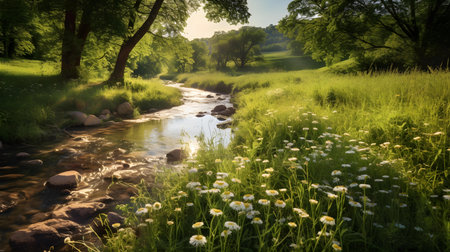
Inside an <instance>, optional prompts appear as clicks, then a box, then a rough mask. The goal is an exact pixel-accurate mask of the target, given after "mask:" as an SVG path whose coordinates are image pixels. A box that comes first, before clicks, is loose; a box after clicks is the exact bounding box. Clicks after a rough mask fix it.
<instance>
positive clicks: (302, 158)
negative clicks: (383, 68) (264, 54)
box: [71, 69, 450, 251]
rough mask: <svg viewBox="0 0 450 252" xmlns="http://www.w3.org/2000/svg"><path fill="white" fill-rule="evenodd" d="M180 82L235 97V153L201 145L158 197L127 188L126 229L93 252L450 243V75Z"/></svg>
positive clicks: (199, 77)
mask: <svg viewBox="0 0 450 252" xmlns="http://www.w3.org/2000/svg"><path fill="white" fill-rule="evenodd" d="M179 78H181V79H182V80H183V81H185V82H186V83H187V85H191V86H192V85H198V86H199V87H202V88H209V89H211V90H217V87H218V86H219V87H223V86H224V85H225V86H226V87H228V90H231V91H232V90H239V92H237V93H236V96H235V102H236V103H237V106H238V112H237V114H236V115H235V117H234V118H235V135H234V140H233V143H232V145H231V146H230V147H229V148H224V147H223V146H220V145H219V146H213V144H212V142H213V141H212V140H211V141H205V142H204V144H203V146H202V148H201V149H200V151H199V152H198V154H197V157H196V159H195V160H188V161H187V162H186V168H185V170H183V171H182V172H181V173H179V172H178V173H165V174H159V176H158V178H157V181H159V182H160V185H161V186H162V188H158V187H154V188H149V189H148V188H146V187H145V182H143V183H142V184H141V185H138V186H137V187H138V188H139V189H140V192H139V193H138V195H137V196H136V197H134V198H133V199H132V202H131V203H130V204H128V205H122V206H120V208H119V209H120V210H122V212H123V214H124V215H126V216H127V221H126V222H125V223H124V225H123V226H122V227H121V229H117V230H115V231H117V232H111V233H109V234H108V235H107V237H106V241H107V242H106V244H105V247H104V248H103V249H105V250H112V251H118V250H121V251H146V250H167V251H180V250H183V251H184V250H185V251H194V250H195V251H219V250H220V251H277V250H278V251H287V250H295V251H340V250H344V251H411V250H414V251H416V250H417V251H423V250H433V251H446V249H447V248H448V247H449V246H450V244H449V239H448V234H449V232H450V230H449V227H450V218H449V213H450V212H449V210H448V209H449V206H450V205H449V204H450V194H449V193H450V189H449V182H448V171H449V169H448V163H449V150H450V148H449V144H448V141H447V136H448V134H449V104H448V99H449V88H450V85H449V84H450V73H449V72H447V71H440V72H434V73H431V74H429V73H422V72H411V73H394V72H391V73H377V74H359V75H346V76H344V75H336V74H332V73H330V72H327V71H324V70H323V69H322V70H315V71H298V72H285V73H266V74H242V75H237V76H230V75H227V74H223V73H222V74H220V73H199V74H195V75H193V74H185V75H181V76H179ZM223 182H225V183H223ZM270 190H275V191H270ZM250 195H252V196H250ZM155 201H159V202H161V206H162V207H161V209H159V207H156V208H155V206H159V204H160V203H159V202H157V203H155ZM241 205H243V207H239V206H241ZM212 209H219V210H220V211H218V212H219V213H222V214H221V215H219V216H214V215H213V214H211V210H212ZM227 221H232V222H234V223H235V224H233V225H230V224H229V223H228V225H226V224H225V223H226V222H227ZM198 222H201V223H198ZM258 223H262V224H258ZM194 224H195V225H194ZM235 225H237V226H239V228H235V229H233V227H237V226H235ZM199 226H201V227H200V228H194V227H199ZM231 229H233V230H231ZM226 230H231V234H229V235H226V234H225V233H223V232H227V231H226ZM130 233H131V234H133V235H129V234H130ZM222 234H223V236H222ZM197 235H201V236H197ZM196 238H197V239H198V240H196ZM71 244H72V245H74V246H75V244H74V243H71Z"/></svg>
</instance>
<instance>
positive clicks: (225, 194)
mask: <svg viewBox="0 0 450 252" xmlns="http://www.w3.org/2000/svg"><path fill="white" fill-rule="evenodd" d="M220 196H221V197H222V199H231V198H233V197H234V194H233V193H232V192H230V191H225V192H223V193H222V194H221V195H220Z"/></svg>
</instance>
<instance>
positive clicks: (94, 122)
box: [83, 115, 102, 126]
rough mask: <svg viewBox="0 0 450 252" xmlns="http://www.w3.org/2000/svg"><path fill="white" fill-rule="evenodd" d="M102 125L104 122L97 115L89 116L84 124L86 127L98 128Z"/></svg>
mask: <svg viewBox="0 0 450 252" xmlns="http://www.w3.org/2000/svg"><path fill="white" fill-rule="evenodd" d="M100 124H102V120H100V119H99V118H98V117H96V116H95V115H89V116H88V117H87V118H86V120H84V123H83V125H84V126H98V125H100Z"/></svg>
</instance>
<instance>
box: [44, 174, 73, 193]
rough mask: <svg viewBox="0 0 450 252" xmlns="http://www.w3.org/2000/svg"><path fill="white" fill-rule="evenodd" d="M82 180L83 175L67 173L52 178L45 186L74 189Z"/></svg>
mask: <svg viewBox="0 0 450 252" xmlns="http://www.w3.org/2000/svg"><path fill="white" fill-rule="evenodd" d="M80 180H81V174H80V173H78V172H77V171H66V172H62V173H59V174H56V175H55V176H53V177H50V178H49V179H48V180H47V183H46V184H45V185H46V186H48V187H52V188H56V189H73V188H75V187H77V186H78V183H80Z"/></svg>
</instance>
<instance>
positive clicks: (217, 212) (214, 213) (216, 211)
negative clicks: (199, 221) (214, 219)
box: [209, 208, 223, 216]
mask: <svg viewBox="0 0 450 252" xmlns="http://www.w3.org/2000/svg"><path fill="white" fill-rule="evenodd" d="M209 213H210V214H211V215H212V216H220V215H222V214H223V212H222V210H220V209H217V208H212V209H211V210H209Z"/></svg>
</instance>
